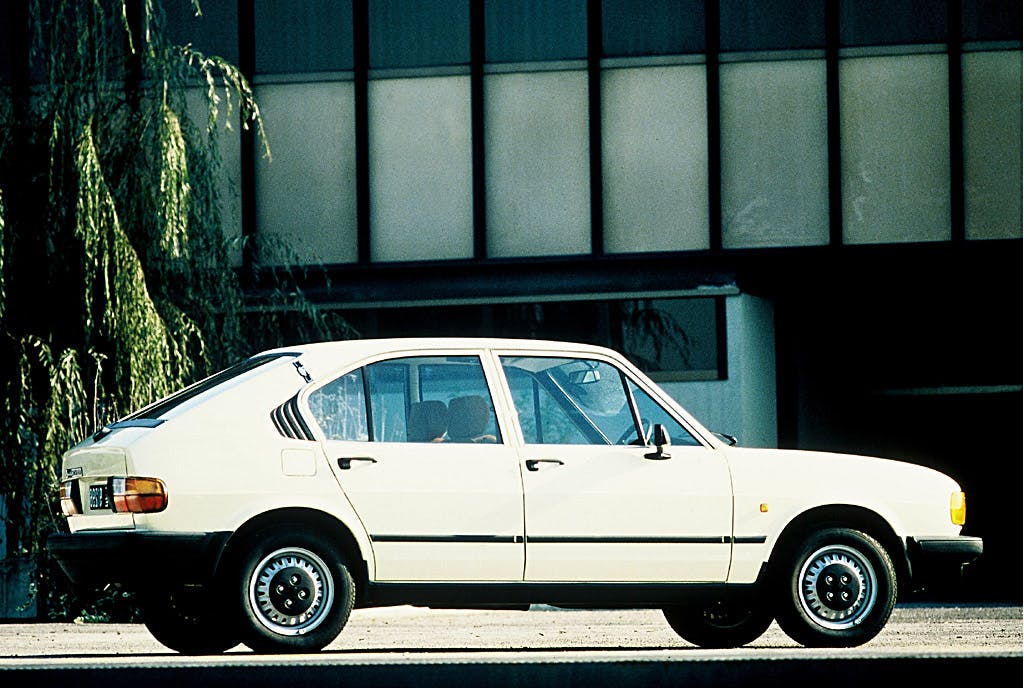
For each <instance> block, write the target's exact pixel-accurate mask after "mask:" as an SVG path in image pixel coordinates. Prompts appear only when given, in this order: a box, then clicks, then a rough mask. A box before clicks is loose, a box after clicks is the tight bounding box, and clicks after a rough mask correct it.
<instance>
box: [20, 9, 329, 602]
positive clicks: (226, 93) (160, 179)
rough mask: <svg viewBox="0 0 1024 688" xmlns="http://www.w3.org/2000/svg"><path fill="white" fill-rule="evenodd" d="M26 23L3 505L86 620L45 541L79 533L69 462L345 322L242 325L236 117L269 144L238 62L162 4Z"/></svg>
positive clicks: (48, 579) (311, 317)
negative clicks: (235, 368)
mask: <svg viewBox="0 0 1024 688" xmlns="http://www.w3.org/2000/svg"><path fill="white" fill-rule="evenodd" d="M193 9H194V11H195V12H196V13H201V8H200V7H199V4H198V1H197V0H193ZM11 14H12V16H15V17H16V18H18V19H19V20H20V22H19V23H22V24H23V25H22V26H14V27H12V30H13V32H16V33H13V34H12V35H16V36H18V37H19V40H24V48H25V53H26V54H25V55H23V56H21V57H23V58H24V62H23V63H21V64H22V66H23V69H21V71H20V72H19V68H18V64H16V65H15V72H16V73H15V74H14V78H13V79H10V80H9V83H8V84H7V85H2V84H0V386H2V391H0V393H2V396H3V402H2V403H3V404H4V408H3V413H2V414H0V503H2V504H3V505H5V508H6V522H5V523H4V528H5V538H4V540H6V543H7V557H8V558H12V557H14V558H20V559H23V560H24V559H29V560H32V561H34V562H36V563H37V569H38V571H39V574H38V585H39V595H38V596H37V598H36V599H37V600H39V601H41V602H43V605H42V607H43V608H42V609H41V610H40V611H41V612H44V611H48V612H49V613H50V614H51V616H52V615H54V614H61V613H68V612H71V613H75V610H74V609H70V606H69V605H71V604H72V603H69V602H68V600H69V599H73V598H72V596H71V594H70V591H68V590H65V589H63V587H62V586H63V577H62V576H60V575H57V574H56V573H55V571H54V570H53V566H52V564H50V562H48V560H47V559H46V555H45V547H44V542H45V538H46V536H47V535H48V534H49V533H50V532H54V531H57V530H60V529H62V528H63V527H64V526H63V521H62V519H61V518H59V506H58V504H57V503H56V488H57V480H58V475H57V472H58V470H59V468H60V457H61V455H62V454H63V452H64V451H66V450H67V449H68V448H69V447H71V446H73V445H74V444H76V443H77V442H79V441H81V440H82V439H84V438H85V437H86V436H87V434H88V433H90V432H92V431H93V430H94V429H96V428H97V427H99V426H101V425H102V424H104V423H106V422H109V421H111V420H113V419H116V418H117V417H119V416H121V415H124V414H125V413H126V412H129V411H131V410H134V409H137V408H139V407H141V406H143V405H145V404H147V403H149V402H151V401H154V400H156V399H158V398H160V397H162V396H165V395H166V394H169V393H170V392H172V391H174V390H176V389H178V388H180V387H182V386H184V385H186V384H189V383H190V382H192V381H194V380H195V379H198V378H200V377H203V376H205V375H207V374H209V373H211V372H214V371H215V370H216V369H219V368H221V367H223V366H225V365H227V364H228V363H230V362H233V361H234V360H237V359H238V358H240V357H242V356H246V355H249V354H251V353H253V347H257V348H259V347H260V346H261V335H264V337H263V339H264V341H265V343H266V345H277V344H280V343H281V340H282V337H283V335H282V334H281V333H282V332H285V331H288V332H292V333H296V336H300V337H303V338H328V337H331V336H335V335H336V332H335V331H334V330H333V329H332V328H334V327H336V326H337V323H332V322H331V321H330V320H329V319H328V318H327V317H326V316H324V315H323V314H321V313H319V312H317V310H316V309H315V308H314V307H312V306H310V305H309V304H306V303H305V302H303V300H302V299H301V294H297V293H296V292H295V290H294V289H293V288H290V289H289V290H288V291H287V293H286V292H285V291H284V290H283V291H281V292H280V294H279V295H280V298H281V299H283V300H285V301H287V302H288V304H285V305H289V304H290V305H291V306H292V307H293V308H292V309H291V310H292V312H293V313H294V312H296V311H297V312H298V313H299V321H295V320H294V317H295V316H294V315H293V316H290V317H292V318H293V320H292V321H291V322H288V323H283V322H282V321H281V319H282V318H284V317H289V316H285V315H282V313H285V312H287V311H288V309H287V308H286V309H284V310H282V309H281V308H269V309H262V311H261V312H263V313H266V314H268V315H265V316H263V320H259V319H253V316H246V315H245V310H244V308H243V292H242V290H241V288H240V279H241V277H240V275H239V274H238V271H237V270H235V269H233V268H232V267H231V265H232V260H231V255H232V251H233V250H235V251H237V250H238V247H237V246H236V247H232V246H230V242H229V241H227V240H226V239H225V232H224V228H223V226H222V218H221V206H222V203H221V200H222V199H221V197H220V194H221V188H222V186H223V184H222V182H221V180H222V170H221V160H220V157H219V150H220V147H219V142H218V138H219V136H221V135H222V134H223V130H224V127H225V126H227V125H226V124H225V123H230V122H231V121H233V120H236V121H239V122H241V126H243V127H246V128H250V127H251V128H253V129H254V130H255V131H256V134H257V135H256V140H257V141H258V142H261V143H264V144H265V137H263V135H262V119H261V116H260V111H259V108H258V105H257V103H256V101H255V99H254V97H253V92H252V90H251V88H250V85H249V84H248V83H247V81H246V79H245V78H243V76H242V74H241V73H240V72H239V70H238V69H237V68H236V67H234V66H233V65H231V64H229V63H228V62H226V61H225V60H223V59H220V58H218V57H216V56H210V55H204V54H202V53H200V52H198V51H196V50H194V49H192V48H191V47H190V46H188V45H185V46H181V45H174V44H171V43H170V42H169V41H167V40H166V39H165V35H166V31H165V27H164V18H163V16H162V11H161V8H160V5H159V3H156V2H154V0H21V2H19V3H18V5H17V8H16V9H14V10H12V11H11ZM21 36H25V37H26V38H24V39H21V38H20V37H21ZM16 59H17V58H16ZM193 113H199V114H198V116H194V114H193ZM264 152H265V154H267V155H269V148H267V147H266V146H265V145H264ZM275 258H279V256H275ZM279 305H280V304H279ZM296 306H297V308H294V307H296ZM302 318H304V320H303V319H302ZM297 325H305V328H306V329H305V330H302V329H301V328H299V329H297V328H296V326H297ZM3 555H4V552H2V551H0V557H2V556H3Z"/></svg>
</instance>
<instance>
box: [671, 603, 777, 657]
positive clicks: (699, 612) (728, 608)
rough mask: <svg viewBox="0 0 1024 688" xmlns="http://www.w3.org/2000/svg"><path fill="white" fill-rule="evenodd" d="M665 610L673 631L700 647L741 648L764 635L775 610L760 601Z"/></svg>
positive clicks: (700, 605)
mask: <svg viewBox="0 0 1024 688" xmlns="http://www.w3.org/2000/svg"><path fill="white" fill-rule="evenodd" d="M664 613H665V619H666V620H667V621H668V623H669V626H671V627H672V630H674V631H675V632H676V633H677V634H679V637H680V638H682V639H683V640H685V641H687V642H690V643H693V644H694V645H697V646H698V647H709V648H726V647H740V646H741V645H746V644H747V643H752V642H753V641H755V640H757V639H758V638H760V637H761V636H762V635H763V634H764V632H765V631H767V630H768V627H769V626H770V625H771V623H772V615H771V613H770V612H769V611H768V610H767V609H765V608H763V607H761V606H759V605H757V604H754V603H746V604H740V603H737V602H728V601H723V600H715V601H711V602H706V603H699V604H688V605H680V606H676V607H668V608H666V609H665V610H664Z"/></svg>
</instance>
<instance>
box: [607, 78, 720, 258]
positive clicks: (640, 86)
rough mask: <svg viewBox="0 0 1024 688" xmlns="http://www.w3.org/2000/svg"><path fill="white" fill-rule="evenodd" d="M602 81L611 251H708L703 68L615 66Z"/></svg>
mask: <svg viewBox="0 0 1024 688" xmlns="http://www.w3.org/2000/svg"><path fill="white" fill-rule="evenodd" d="M601 79H602V81H601V93H602V96H601V97H602V100H603V101H604V102H603V104H602V109H603V112H602V115H601V117H602V136H603V141H602V166H603V177H604V222H605V226H604V241H605V245H604V248H605V250H606V251H608V252H609V253H631V252H634V251H679V250H690V249H705V248H708V247H709V245H710V240H709V237H708V143H707V86H706V80H705V70H704V66H703V65H700V66H673V67H641V68H634V69H608V70H605V71H604V72H603V73H602V75H601ZM640 105H642V107H641V106H640Z"/></svg>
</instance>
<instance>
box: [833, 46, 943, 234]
mask: <svg viewBox="0 0 1024 688" xmlns="http://www.w3.org/2000/svg"><path fill="white" fill-rule="evenodd" d="M946 64H947V57H946V56H945V55H902V56H898V57H869V58H857V59H845V60H841V61H840V63H839V89H840V103H841V106H840V111H841V123H840V124H841V131H842V135H841V137H842V141H841V147H842V161H843V163H842V167H843V169H842V178H843V182H842V183H843V232H844V239H845V241H846V242H847V243H854V244H860V243H875V242H906V241H941V240H948V239H949V238H950V205H949V184H950V179H949V81H948V78H949V77H948V74H947V69H946Z"/></svg>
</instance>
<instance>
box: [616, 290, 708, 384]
mask: <svg viewBox="0 0 1024 688" xmlns="http://www.w3.org/2000/svg"><path fill="white" fill-rule="evenodd" d="M616 305H617V306H618V307H617V308H616V309H615V310H616V311H617V313H618V321H619V326H620V329H621V334H622V345H621V347H619V346H617V344H612V345H611V346H612V348H621V350H622V353H624V354H625V355H626V356H627V357H628V358H629V360H630V361H632V362H633V364H634V365H636V366H637V367H638V368H640V369H641V370H642V371H644V372H645V373H647V374H648V375H649V376H650V377H651V378H652V379H654V380H707V379H717V378H718V377H719V373H720V371H719V370H718V346H719V342H718V336H719V326H718V312H717V307H716V304H715V299H710V298H704V299H693V298H690V299H644V300H638V301H620V302H618V303H617V304H616Z"/></svg>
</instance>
